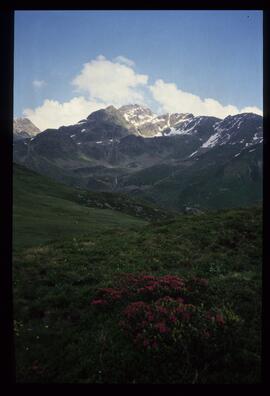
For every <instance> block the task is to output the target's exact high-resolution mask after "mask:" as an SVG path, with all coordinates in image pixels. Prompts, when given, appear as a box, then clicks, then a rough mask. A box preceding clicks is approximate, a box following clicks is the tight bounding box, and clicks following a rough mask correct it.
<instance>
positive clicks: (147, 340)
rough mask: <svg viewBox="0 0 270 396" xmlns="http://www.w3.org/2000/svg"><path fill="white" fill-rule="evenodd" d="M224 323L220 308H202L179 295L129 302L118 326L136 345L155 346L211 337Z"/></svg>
mask: <svg viewBox="0 0 270 396" xmlns="http://www.w3.org/2000/svg"><path fill="white" fill-rule="evenodd" d="M225 323H226V322H225V318H224V315H223V314H222V312H220V311H217V312H210V311H206V310H203V309H202V308H201V307H196V306H195V305H193V304H187V303H184V300H183V299H182V298H171V297H168V296H167V297H164V298H160V299H158V300H156V301H154V302H152V303H145V302H143V301H137V302H134V303H131V304H129V305H128V306H127V307H126V308H125V309H124V311H123V320H122V321H121V322H120V326H121V327H122V329H123V330H124V331H125V333H126V334H127V335H129V336H131V338H132V339H133V342H134V343H135V344H136V345H137V346H140V347H144V348H147V349H156V350H157V349H159V348H164V347H172V346H173V347H175V346H176V345H178V346H182V343H183V342H184V343H185V345H188V344H189V343H190V342H193V343H194V342H195V341H196V342H197V341H199V342H204V340H206V339H209V338H212V339H214V338H215V337H216V335H217V333H218V332H220V331H223V330H224V326H225Z"/></svg>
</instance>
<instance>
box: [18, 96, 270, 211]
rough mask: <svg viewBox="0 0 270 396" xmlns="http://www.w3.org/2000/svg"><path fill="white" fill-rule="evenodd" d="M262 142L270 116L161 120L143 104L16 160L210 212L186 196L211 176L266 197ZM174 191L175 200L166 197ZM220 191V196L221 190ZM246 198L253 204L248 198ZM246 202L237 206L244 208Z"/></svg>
mask: <svg viewBox="0 0 270 396" xmlns="http://www.w3.org/2000/svg"><path fill="white" fill-rule="evenodd" d="M262 143H263V130H262V117H261V116H260V115H257V114H255V113H242V114H237V115H234V116H228V117H225V118H224V119H223V120H222V119H220V118H217V117H208V116H197V117H195V116H194V115H193V114H189V113H182V114H181V113H173V114H165V115H155V114H154V113H153V112H152V111H151V110H150V109H148V108H146V107H143V106H140V105H137V104H135V105H126V106H122V107H120V108H119V109H116V108H115V107H113V106H109V107H107V108H106V109H101V110H98V111H95V112H93V113H91V114H90V115H89V116H88V117H87V118H86V119H84V120H81V121H79V122H78V123H77V124H74V125H69V126H62V127H60V128H58V129H47V130H45V131H43V132H42V133H40V134H38V135H37V136H35V137H34V138H31V139H24V140H21V141H18V142H15V144H14V160H15V162H18V163H20V164H22V165H25V166H26V167H29V168H30V169H33V170H35V171H37V172H40V173H43V174H45V175H48V176H51V177H53V178H55V179H57V180H59V181H64V182H65V183H68V184H71V185H73V186H78V187H81V188H86V189H90V190H96V191H111V192H114V191H115V192H124V193H128V194H131V195H134V196H136V197H139V196H140V197H141V198H143V199H148V200H149V201H152V202H156V203H158V204H161V205H165V206H167V205H169V207H171V208H178V209H179V208H180V209H183V207H185V206H194V205H195V206H199V207H200V206H201V204H202V203H203V207H204V205H206V207H207V200H205V198H202V197H200V196H198V195H197V194H196V197H197V198H196V199H195V198H194V199H191V197H190V194H191V195H192V191H190V193H189V194H188V197H187V195H186V192H187V191H188V190H190V188H188V186H193V185H194V183H195V185H198V178H199V179H200V178H201V179H200V183H199V184H201V185H202V186H205V185H208V184H209V180H208V178H207V174H209V175H212V176H211V177H212V180H215V183H214V184H213V186H212V187H211V188H212V189H213V188H214V190H215V189H216V188H217V185H218V186H219V189H221V191H223V190H224V189H225V190H224V191H227V190H228V189H229V190H230V189H231V188H232V187H228V185H227V184H228V183H227V181H228V180H227V179H228V178H229V179H230V182H231V181H232V180H233V190H238V191H242V190H243V188H242V184H241V183H242V182H241V180H244V183H246V186H249V187H248V188H247V189H244V190H245V193H244V195H246V194H247V193H248V191H249V188H251V189H253V188H255V187H256V189H257V190H256V191H257V195H256V202H257V200H260V196H261V187H260V185H261V168H262ZM233 167H235V168H233ZM250 169H252V171H251V170H250ZM216 173H217V174H220V175H222V177H221V179H218V177H216V176H215V174H216ZM228 175H229V176H228ZM254 175H257V176H256V177H257V179H256V182H255V179H254V177H255V176H254ZM196 180H197V181H196ZM253 182H255V184H256V186H255V185H253V184H254V183H253ZM210 184H211V183H210ZM229 184H230V183H229ZM251 186H252V187H251ZM226 189H227V190H226ZM191 190H192V188H191ZM195 190H196V189H194V191H195ZM170 191H173V197H172V196H171V198H170V199H167V198H166V199H165V195H166V194H168V197H169V196H170ZM208 193H209V194H210V195H211V194H213V191H208ZM208 193H207V194H208ZM215 194H217V197H219V196H220V193H219V192H218V191H216V192H214V195H215ZM239 194H240V195H243V192H241V193H240V192H239ZM223 195H224V196H225V195H226V194H225V193H224V194H223ZM236 195H237V194H236ZM232 196H233V193H232ZM251 196H252V194H251ZM181 197H182V198H181ZM183 197H185V198H183ZM208 199H209V200H210V201H211V202H212V201H213V200H212V198H211V199H210V196H209V197H208ZM218 199H220V197H219V198H218ZM241 199H242V201H243V202H246V198H245V197H244V196H243V197H242V198H241ZM241 199H236V201H235V203H236V202H237V205H239V204H240V203H241ZM210 201H209V202H210ZM221 201H222V202H224V205H225V207H226V205H229V206H230V207H231V206H233V205H234V202H231V199H230V197H229V196H228V197H227V198H226V199H225V200H224V199H221ZM251 203H252V202H251Z"/></svg>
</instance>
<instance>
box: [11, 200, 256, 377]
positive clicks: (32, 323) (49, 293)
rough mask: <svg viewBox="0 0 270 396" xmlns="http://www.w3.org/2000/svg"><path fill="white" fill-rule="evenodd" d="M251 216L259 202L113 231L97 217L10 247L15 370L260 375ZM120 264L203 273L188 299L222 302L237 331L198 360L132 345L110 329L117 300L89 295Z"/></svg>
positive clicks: (22, 373)
mask: <svg viewBox="0 0 270 396" xmlns="http://www.w3.org/2000/svg"><path fill="white" fill-rule="evenodd" d="M30 203H31V200H30V198H29V204H30ZM44 204H45V203H44ZM61 208H62V206H61ZM67 210H68V209H67ZM87 210H88V209H87ZM83 213H84V212H83ZM105 213H108V216H109V218H110V219H111V217H110V216H112V213H111V212H104V216H105ZM65 217H66V216H65ZM82 217H83V216H82ZM114 219H115V218H114ZM123 219H125V220H123ZM122 220H123V221H124V222H125V224H128V223H129V222H130V223H129V224H131V223H132V221H131V219H130V218H129V219H127V218H126V217H123V218H121V224H122ZM57 221H59V218H58V220H57ZM57 221H56V222H55V224H57ZM261 223H262V212H261V209H260V208H251V209H242V210H240V209H239V210H226V211H221V212H216V213H208V214H202V215H198V216H190V215H186V216H185V215H182V216H179V217H178V219H176V220H171V221H167V222H160V223H156V224H148V225H146V226H145V227H139V228H135V227H133V228H132V229H128V228H125V229H124V228H122V229H120V228H119V227H118V229H117V230H115V231H114V232H113V233H112V232H111V230H109V229H108V228H107V229H105V228H104V227H105V223H101V224H99V226H98V225H96V227H95V232H94V233H93V232H92V229H89V230H88V231H87V232H84V235H77V236H76V237H74V236H72V237H68V236H67V233H66V237H65V238H63V239H62V240H59V241H57V242H52V243H49V244H44V245H43V246H35V247H31V248H27V249H24V250H21V251H20V254H18V255H16V254H15V256H14V300H15V319H16V323H15V328H16V352H17V356H16V358H17V380H18V381H19V382H82V383H147V382H150V383H159V382H161V383H170V382H181V381H182V382H183V381H184V380H183V378H184V379H186V380H187V381H188V382H189V383H190V382H193V383H258V382H260V317H261V295H260V291H261V260H262V257H261V255H262V248H261V243H262V224H261ZM31 224H32V222H31ZM82 224H84V223H82ZM115 224H116V225H117V221H116V219H115ZM79 225H80V222H79ZM79 225H78V227H79ZM86 228H87V227H86ZM83 231H86V230H85V229H83ZM123 272H129V273H140V272H144V273H147V274H152V275H165V274H174V275H180V276H182V277H186V278H190V277H192V276H200V277H204V278H207V279H208V280H209V287H208V288H207V290H206V291H205V292H204V293H202V294H200V293H198V294H196V299H197V300H196V303H198V304H201V303H205V304H207V303H211V304H215V305H218V306H219V305H220V306H224V305H226V306H229V307H230V308H231V309H233V311H234V312H235V313H236V315H238V316H239V317H240V318H241V321H240V322H239V323H240V324H239V326H238V330H237V332H236V333H235V334H234V335H233V337H232V338H230V339H229V340H225V341H222V342H224V346H223V351H222V353H220V354H219V355H218V356H217V357H216V358H215V360H213V361H211V362H210V363H209V365H208V363H207V364H205V362H203V364H204V366H203V368H202V369H200V370H197V369H195V368H193V367H192V366H188V365H185V364H184V363H185V362H186V361H184V360H182V357H181V356H179V357H178V359H177V360H173V359H169V360H165V361H162V359H161V360H160V358H162V356H158V355H155V356H152V355H151V354H148V353H144V352H142V351H141V350H138V349H136V348H135V347H134V345H133V344H132V343H131V341H130V339H128V338H127V337H125V336H124V335H123V333H121V331H120V330H119V327H118V322H119V319H120V316H119V315H120V314H119V309H118V308H117V307H116V308H110V309H107V310H100V311H99V310H97V309H95V308H94V307H93V306H91V304H90V302H91V300H92V299H93V298H95V296H96V292H97V289H98V288H99V287H111V286H113V285H114V282H115V281H116V279H117V276H118V274H119V273H123Z"/></svg>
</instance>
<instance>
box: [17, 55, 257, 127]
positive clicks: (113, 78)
mask: <svg viewBox="0 0 270 396" xmlns="http://www.w3.org/2000/svg"><path fill="white" fill-rule="evenodd" d="M133 67H134V62H133V61H132V60H130V59H128V58H126V57H124V56H122V55H119V56H117V57H116V58H114V60H113V61H110V60H108V59H106V58H105V56H103V55H99V56H98V57H97V58H96V59H94V60H91V61H90V62H88V63H86V64H84V65H83V67H82V70H81V72H80V73H79V74H78V75H77V76H76V77H75V78H74V79H73V80H72V82H71V84H72V85H73V86H74V87H75V88H76V89H75V90H76V91H77V92H80V93H83V95H82V94H77V95H76V96H75V97H74V98H73V99H71V100H70V101H67V102H64V103H60V102H58V101H57V100H50V99H46V100H45V101H44V102H43V104H42V105H41V106H39V107H37V108H35V109H25V110H24V111H23V114H24V116H25V117H28V118H29V119H30V120H31V121H32V122H33V123H34V124H35V125H36V126H37V127H38V128H40V129H41V130H44V129H47V128H58V127H59V126H61V125H69V124H75V123H77V122H78V121H79V120H81V119H83V118H85V117H87V116H88V115H89V114H90V113H91V112H93V111H96V110H99V109H101V108H105V107H107V106H109V105H114V106H116V107H119V106H122V105H125V104H132V103H139V104H141V105H147V104H148V103H151V105H150V106H151V107H153V110H156V109H155V108H154V107H158V106H159V112H160V113H161V112H163V113H164V112H170V113H174V112H179V113H193V114H194V115H208V116H216V117H220V118H224V117H226V116H228V115H234V114H238V113H244V112H253V113H257V114H261V115H262V111H261V110H260V109H259V108H258V107H255V106H247V107H244V108H243V109H238V108H237V107H236V106H233V105H227V106H224V105H222V104H221V103H220V102H218V101H217V100H215V99H212V98H205V99H201V98H200V97H199V96H197V95H194V94H192V93H190V92H185V91H182V90H181V89H179V88H178V87H177V86H176V84H174V83H166V82H164V81H163V80H162V79H159V80H156V81H155V83H154V84H153V85H148V84H147V83H148V76H147V75H145V74H138V73H136V72H135V71H134V69H133ZM44 85H46V82H45V81H44V80H34V81H33V86H34V87H35V88H36V89H39V88H41V87H43V86H44Z"/></svg>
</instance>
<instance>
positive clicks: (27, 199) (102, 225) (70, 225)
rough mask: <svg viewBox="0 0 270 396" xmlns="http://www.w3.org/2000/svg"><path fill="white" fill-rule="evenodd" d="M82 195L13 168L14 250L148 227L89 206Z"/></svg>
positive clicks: (134, 220) (130, 218) (41, 177)
mask: <svg viewBox="0 0 270 396" xmlns="http://www.w3.org/2000/svg"><path fill="white" fill-rule="evenodd" d="M80 194H81V197H79V195H80ZM83 194H84V192H83V191H80V190H76V189H72V188H70V187H68V186H65V185H63V184H60V183H56V182H54V181H53V180H50V179H48V178H47V177H45V176H41V175H38V174H37V173H35V172H32V171H30V170H28V169H26V168H24V167H21V166H19V165H14V182H13V241H14V242H13V243H14V249H15V250H16V249H21V248H24V247H30V246H35V245H37V244H42V243H45V242H48V241H51V240H55V239H61V238H63V237H65V236H76V235H78V234H82V233H88V234H89V233H90V234H91V233H94V234H95V232H96V231H97V230H106V229H111V228H115V227H121V228H126V227H130V226H140V225H144V224H146V222H145V221H144V220H143V219H140V218H135V217H132V216H130V215H128V214H125V213H120V212H119V211H115V210H112V209H113V207H111V209H97V208H94V207H89V206H87V205H88V204H87V202H86V201H85V199H83V197H84V195H83ZM88 195H91V194H90V193H89V194H88ZM109 202H110V201H109ZM130 212H131V213H132V210H130Z"/></svg>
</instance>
